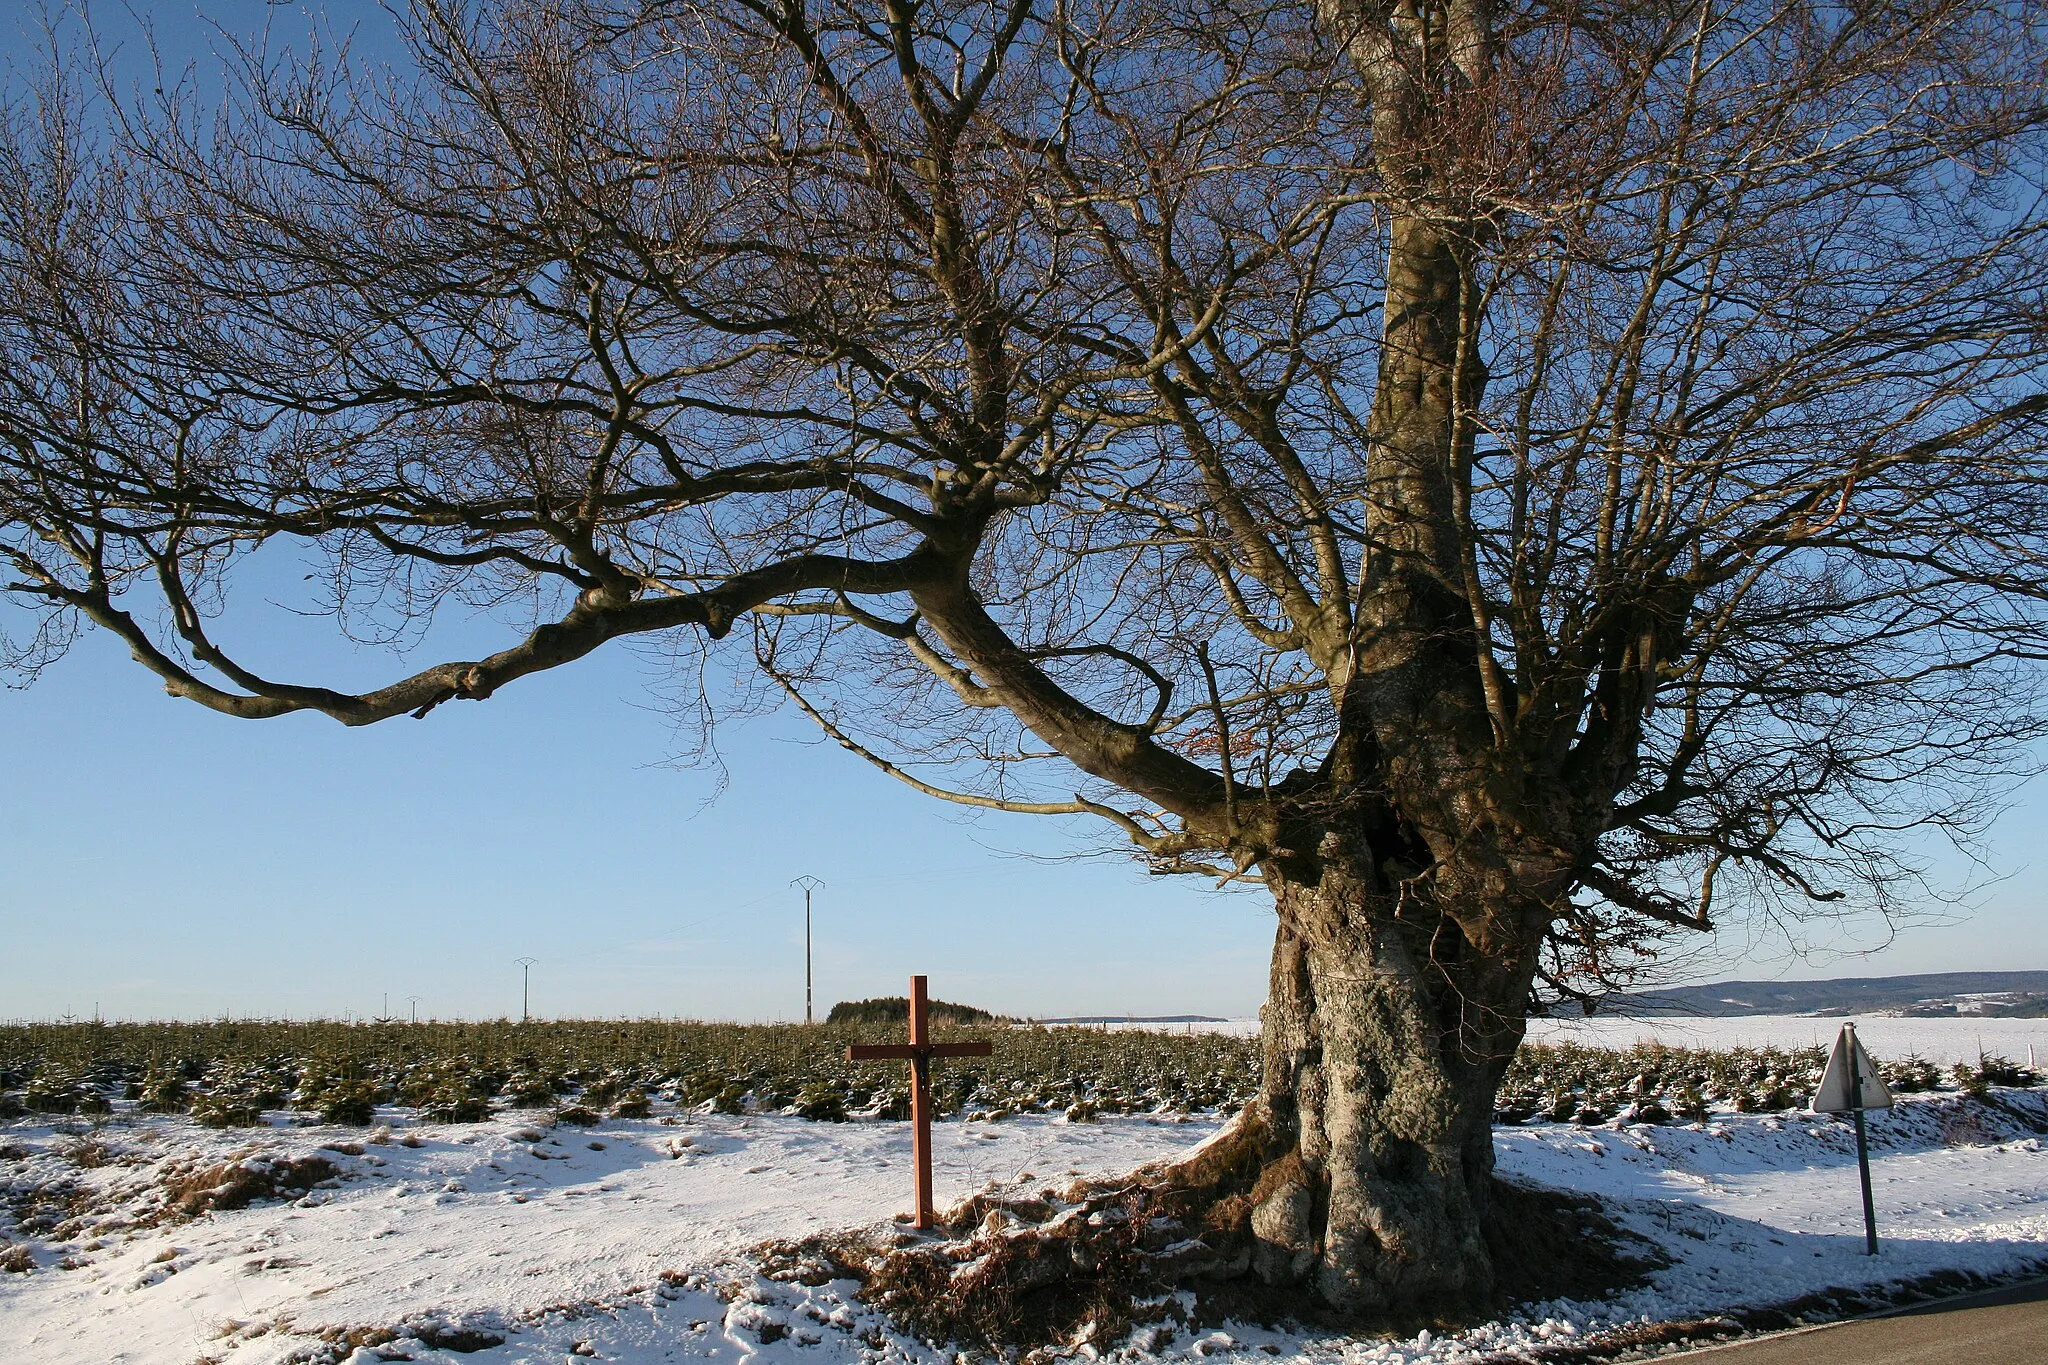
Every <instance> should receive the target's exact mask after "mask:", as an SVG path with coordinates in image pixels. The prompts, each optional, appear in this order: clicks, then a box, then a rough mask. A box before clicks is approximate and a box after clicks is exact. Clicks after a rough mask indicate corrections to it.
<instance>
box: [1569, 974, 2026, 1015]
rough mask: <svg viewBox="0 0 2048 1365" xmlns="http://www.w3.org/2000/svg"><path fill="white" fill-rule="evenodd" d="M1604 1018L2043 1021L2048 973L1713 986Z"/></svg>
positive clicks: (1627, 1005) (1636, 1000) (1611, 1008)
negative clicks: (1867, 1016) (1829, 1017)
mask: <svg viewBox="0 0 2048 1365" xmlns="http://www.w3.org/2000/svg"><path fill="white" fill-rule="evenodd" d="M1600 1012H1601V1013H1602V1014H1683V1015H1695V1016H1707V1017H1720V1018H1729V1017H1735V1016H1740V1015H1749V1014H1857V1013H1861V1014H1899V1015H1922V1016H1935V1017H1939V1016H1944V1015H1948V1016H1953V1015H1965V1016H1983V1017H2001V1018H2014V1017H2019V1018H2031V1019H2039V1018H2048V972H1929V973H1924V974H1922V975H1919V976H1859V977H1844V978H1842V979H1841V980H1837V981H1716V982H1714V983H1712V984H1710V985H1706V986H1672V987H1668V988H1666V989H1664V990H1658V991H1644V992H1642V993H1640V994H1636V995H1625V996H1621V997H1619V998H1617V999H1615V1000H1614V1001H1612V1002H1610V1003H1609V1004H1607V1005H1604V1006H1602V1007H1601V1011H1600Z"/></svg>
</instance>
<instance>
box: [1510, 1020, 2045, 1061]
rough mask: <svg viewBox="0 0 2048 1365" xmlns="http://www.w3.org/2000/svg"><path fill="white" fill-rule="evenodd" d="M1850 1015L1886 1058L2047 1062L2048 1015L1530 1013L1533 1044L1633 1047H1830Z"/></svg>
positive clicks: (1873, 1051)
mask: <svg viewBox="0 0 2048 1365" xmlns="http://www.w3.org/2000/svg"><path fill="white" fill-rule="evenodd" d="M1844 1021H1847V1022H1851V1023H1854V1024H1855V1025H1856V1036H1857V1037H1858V1038H1861V1039H1862V1040H1863V1045H1864V1046H1865V1047H1866V1048H1868V1049H1870V1052H1871V1055H1872V1056H1874V1057H1876V1058H1877V1059H1878V1060H1880V1061H1893V1060H1896V1059H1898V1058H1901V1057H1905V1056H1907V1055H1908V1054H1911V1053H1916V1052H1917V1053H1918V1054H1920V1055H1921V1056H1922V1057H1925V1058H1926V1059H1927V1060H1928V1061H1930V1062H1940V1063H1944V1064H1945V1063H1949V1062H1961V1061H1970V1062H1974V1061H1976V1060H1977V1055H1978V1053H1979V1052H1980V1051H1981V1052H1983V1053H1986V1054H1989V1055H1995V1056H2000V1057H2004V1058H2006V1059H2007V1060H2008V1061H2015V1062H2024V1061H2026V1060H2027V1049H2028V1048H2029V1047H2031V1048H2033V1049H2034V1053H2035V1056H2036V1059H2037V1060H2039V1061H2042V1062H2048V1019H1960V1018H1959V1019H1900V1018H1895V1017H1892V1016H1890V1015H1883V1014H1853V1015H1837V1016H1829V1017H1825V1018H1814V1017H1813V1016H1811V1015H1803V1014H1797V1015H1794V1014H1758V1015H1747V1016H1743V1017H1740V1018H1734V1019H1699V1018H1692V1017H1687V1016H1672V1017H1670V1018H1648V1019H1619V1018H1609V1017H1605V1016H1597V1017H1595V1018H1592V1019H1584V1018H1580V1019H1531V1020H1530V1021H1529V1041H1530V1042H1532V1043H1578V1044H1581V1045H1583V1046H1586V1047H1624V1048H1625V1047H1629V1046H1631V1045H1633V1044H1635V1043H1639V1042H1644V1043H1648V1042H1656V1043H1664V1044H1667V1045H1669V1046H1672V1047H1701V1048H1731V1047H1786V1048H1790V1047H1814V1046H1819V1047H1827V1046H1829V1045H1830V1044H1832V1043H1833V1042H1834V1041H1835V1035H1836V1034H1837V1033H1839V1032H1840V1031H1841V1028H1842V1024H1843V1023H1844Z"/></svg>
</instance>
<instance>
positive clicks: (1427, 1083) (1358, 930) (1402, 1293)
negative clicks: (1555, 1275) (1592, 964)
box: [1250, 858, 1534, 1315]
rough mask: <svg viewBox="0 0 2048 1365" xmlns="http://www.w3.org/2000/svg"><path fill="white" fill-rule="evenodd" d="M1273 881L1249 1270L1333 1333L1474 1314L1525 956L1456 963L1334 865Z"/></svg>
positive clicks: (1455, 939) (1485, 1283) (1438, 939)
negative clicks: (1334, 1322)
mask: <svg viewBox="0 0 2048 1365" xmlns="http://www.w3.org/2000/svg"><path fill="white" fill-rule="evenodd" d="M1273 880H1274V883H1275V884H1274V893H1275V896H1276V899H1277V901H1278V907H1279V914H1280V923H1279V929H1278V934H1277V937H1276V939H1275V942H1274V948H1273V965H1272V983H1271V988H1270V994H1269V995H1268V998H1267V1002H1266V1007H1265V1010H1264V1013H1263V1021H1264V1025H1265V1081H1264V1086H1263V1090H1262V1093H1261V1095H1260V1098H1259V1099H1258V1101H1256V1106H1257V1107H1258V1108H1259V1109H1260V1110H1262V1111H1263V1112H1262V1113H1261V1115H1260V1116H1259V1117H1260V1122H1259V1125H1258V1126H1259V1128H1260V1129H1262V1140H1263V1145H1264V1147H1265V1154H1264V1160H1263V1163H1262V1168H1261V1170H1260V1172H1259V1175H1258V1178H1257V1181H1256V1184H1255V1185H1254V1187H1253V1190H1252V1193H1251V1199H1250V1205H1251V1207H1250V1233H1251V1238H1252V1260H1251V1267H1250V1268H1251V1270H1252V1272H1253V1273H1254V1274H1256V1275H1257V1276H1258V1277H1259V1278H1260V1279H1261V1280H1263V1281H1265V1282H1267V1283H1269V1284H1273V1285H1284V1284H1299V1285H1302V1286H1303V1287H1304V1288H1306V1289H1308V1290H1309V1292H1310V1294H1311V1295H1312V1296H1313V1297H1314V1298H1315V1299H1317V1300H1319V1301H1320V1302H1322V1303H1323V1304H1325V1305H1327V1306H1328V1307H1329V1308H1331V1309H1333V1310H1336V1311H1338V1312H1340V1313H1343V1314H1347V1315H1370V1314H1377V1313H1383V1312H1387V1311H1390V1310H1397V1311H1414V1310H1420V1309H1429V1308H1456V1307H1463V1306H1474V1305H1477V1304H1479V1303H1483V1302H1484V1301H1485V1300H1486V1299H1487V1298H1488V1296H1489V1295H1490V1293H1491V1291H1492V1287H1493V1272H1492V1266H1491V1263H1490V1260H1489V1258H1488V1254H1487V1249H1486V1241H1485V1221H1486V1217H1487V1199H1488V1191H1489V1188H1490V1185H1491V1181H1492V1176H1493V1143H1492V1125H1493V1098H1494V1092H1495V1089H1496V1087H1497V1086H1498V1084H1499V1081H1500V1078H1501V1075H1502V1073H1503V1072H1504V1071H1505V1070H1506V1069H1507V1065H1508V1063H1509V1061H1510V1060H1512V1058H1513V1057H1514V1053H1515V1049H1516V1047H1517V1046H1518V1045H1519V1044H1520V1042H1521V1039H1522V1031H1523V1014H1524V1007H1525V1004H1526V1001H1527V998H1528V991H1529V984H1530V976H1531V973H1532V970H1533V960H1534V959H1533V955H1532V954H1521V955H1510V956H1505V957H1504V956H1499V955H1481V954H1477V953H1472V952H1470V951H1461V950H1465V949H1467V945H1465V944H1464V943H1463V941H1462V938H1461V936H1460V931H1459V930H1458V928H1457V924H1456V921H1455V920H1454V919H1453V918H1452V917H1450V916H1448V915H1445V914H1443V913H1441V912H1440V911H1435V910H1425V909H1424V907H1422V906H1419V905H1418V906H1414V907H1410V906H1405V905H1397V904H1395V903H1393V902H1392V901H1391V900H1390V893H1389V891H1388V889H1386V888H1384V887H1383V886H1378V885H1375V884H1374V879H1373V878H1371V877H1370V876H1368V875H1361V869H1360V868H1359V867H1357V866H1356V865H1354V864H1352V863H1351V862H1349V861H1347V860H1344V859H1333V858H1325V859H1323V860H1322V861H1321V864H1320V868H1319V874H1318V875H1317V876H1316V877H1315V879H1314V880H1313V881H1301V882H1295V881H1289V880H1286V879H1284V878H1283V877H1280V876H1277V875H1276V876H1275V877H1274V879H1273ZM1391 894H1392V896H1394V897H1398V896H1399V895H1400V894H1401V892H1400V890H1399V888H1395V889H1393V891H1392V893H1391ZM1488 918H1491V917H1490V916H1488Z"/></svg>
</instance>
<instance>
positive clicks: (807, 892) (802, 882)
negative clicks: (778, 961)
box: [790, 872, 825, 1024]
mask: <svg viewBox="0 0 2048 1365" xmlns="http://www.w3.org/2000/svg"><path fill="white" fill-rule="evenodd" d="M824 884H825V883H823V882H821V881H819V880H818V879H817V878H816V877H813V876H811V875H810V874H809V873H808V872H807V873H805V874H804V875H803V876H801V877H798V878H797V879H796V880H795V881H793V882H791V883H790V885H791V886H794V887H799V888H801V889H802V890H803V893H804V1022H805V1023H806V1024H808V1023H810V1022H811V893H812V892H813V891H815V890H817V889H818V888H819V887H821V886H823V885H824Z"/></svg>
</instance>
